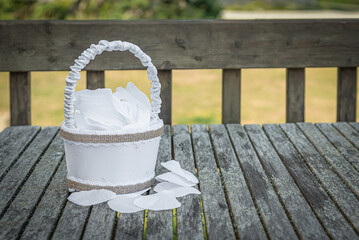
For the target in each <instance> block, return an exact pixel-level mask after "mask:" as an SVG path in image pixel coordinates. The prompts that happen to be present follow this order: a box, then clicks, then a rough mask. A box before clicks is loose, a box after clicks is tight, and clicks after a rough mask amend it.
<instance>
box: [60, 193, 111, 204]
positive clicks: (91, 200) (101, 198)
mask: <svg viewBox="0 0 359 240" xmlns="http://www.w3.org/2000/svg"><path fill="white" fill-rule="evenodd" d="M114 197H116V193H114V192H112V191H109V190H105V189H100V190H91V191H82V192H74V193H72V194H71V195H70V196H69V197H68V198H67V200H69V201H70V202H73V203H75V204H77V205H81V206H91V205H95V204H98V203H102V202H106V201H108V200H110V199H113V198H114Z"/></svg>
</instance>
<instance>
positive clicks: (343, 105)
mask: <svg viewBox="0 0 359 240" xmlns="http://www.w3.org/2000/svg"><path fill="white" fill-rule="evenodd" d="M356 104H357V68H356V67H340V68H338V88H337V121H338V122H346V121H355V120H356Z"/></svg>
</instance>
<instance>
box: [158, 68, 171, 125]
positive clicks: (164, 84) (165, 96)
mask: <svg viewBox="0 0 359 240" xmlns="http://www.w3.org/2000/svg"><path fill="white" fill-rule="evenodd" d="M158 78H159V79H160V82H161V95H160V96H161V100H162V107H161V113H160V114H159V117H160V118H161V119H162V120H163V122H164V124H171V123H172V70H159V71H158Z"/></svg>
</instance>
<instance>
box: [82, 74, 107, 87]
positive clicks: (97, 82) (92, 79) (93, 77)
mask: <svg viewBox="0 0 359 240" xmlns="http://www.w3.org/2000/svg"><path fill="white" fill-rule="evenodd" d="M86 88H87V89H91V90H95V89H97V88H105V71H87V72H86Z"/></svg>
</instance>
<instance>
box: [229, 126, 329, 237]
mask: <svg viewBox="0 0 359 240" xmlns="http://www.w3.org/2000/svg"><path fill="white" fill-rule="evenodd" d="M265 126H266V125H265ZM228 128H229V126H228ZM265 129H266V130H267V134H269V133H270V129H268V128H265ZM235 130H236V132H233V133H236V134H233V135H234V137H233V144H234V146H238V145H240V143H241V145H244V144H247V145H249V146H250V142H249V140H248V139H243V138H241V137H240V136H243V135H244V136H245V132H244V129H243V128H241V127H237V128H236V129H235ZM246 130H247V133H248V137H249V138H250V140H251V142H252V144H253V147H254V148H255V150H256V152H257V155H258V157H257V156H256V155H253V156H252V158H251V160H252V165H253V167H256V166H257V167H256V168H257V169H261V168H262V167H261V165H263V168H264V169H265V171H266V173H267V175H268V177H269V179H271V181H272V184H273V185H274V186H275V189H276V192H277V193H278V195H279V197H280V199H281V201H282V202H283V204H284V206H285V208H286V211H287V213H288V215H289V216H290V219H291V222H292V223H293V224H294V226H295V228H296V229H297V232H298V234H299V236H300V237H301V238H303V239H329V238H328V236H327V234H326V233H325V231H324V229H323V227H322V226H321V224H320V222H319V221H318V219H317V218H316V216H315V214H314V213H313V211H312V209H311V207H310V206H309V205H308V203H307V201H306V199H305V198H304V197H303V195H302V193H301V192H300V190H299V189H298V187H297V185H296V183H295V181H294V180H293V178H292V177H291V176H290V174H289V173H288V170H287V169H286V167H285V165H283V163H282V161H281V159H280V157H279V156H278V154H277V152H276V151H275V149H274V148H273V146H272V144H271V142H270V141H269V140H268V138H267V136H266V135H265V133H264V132H263V130H262V129H261V127H260V126H259V125H246ZM288 142H289V140H288ZM237 149H238V150H237V152H238V151H240V148H238V147H237ZM258 158H259V159H258Z"/></svg>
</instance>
